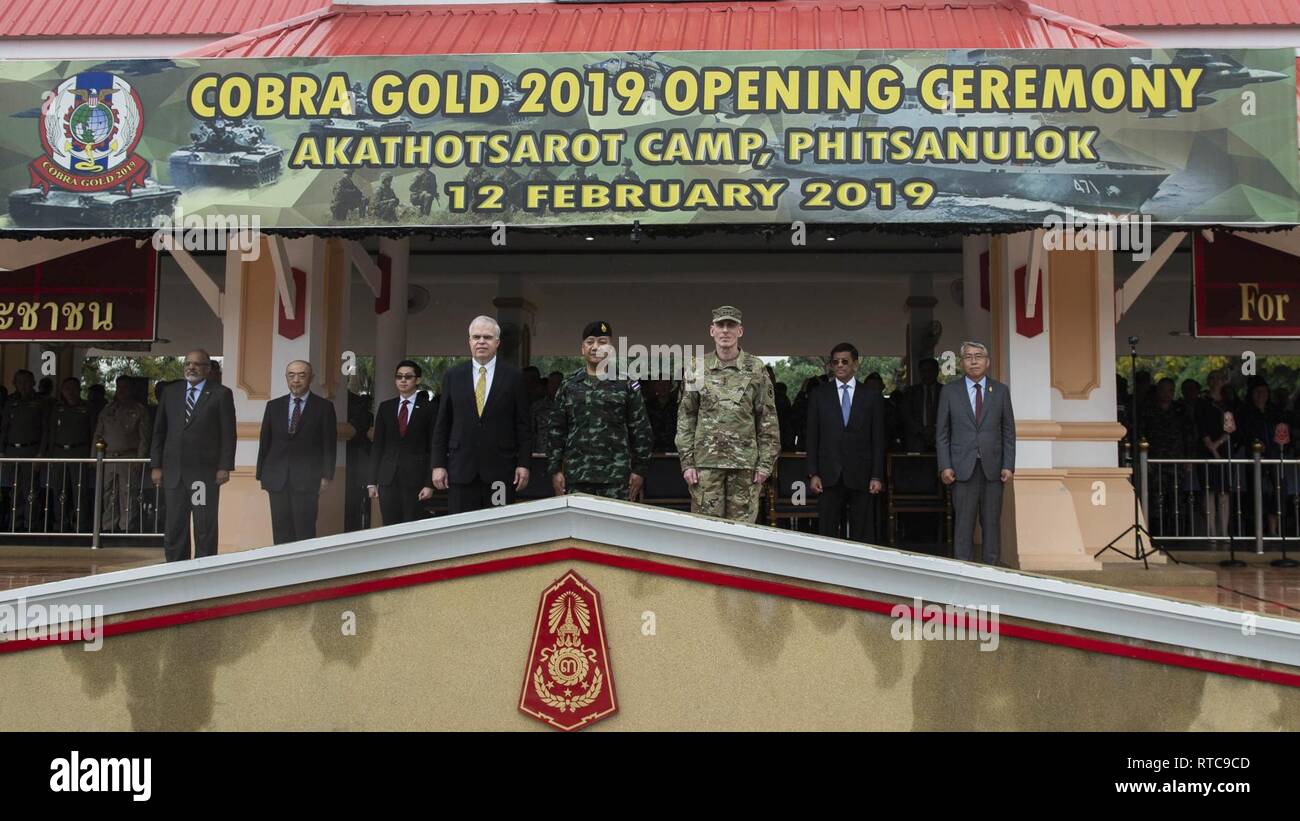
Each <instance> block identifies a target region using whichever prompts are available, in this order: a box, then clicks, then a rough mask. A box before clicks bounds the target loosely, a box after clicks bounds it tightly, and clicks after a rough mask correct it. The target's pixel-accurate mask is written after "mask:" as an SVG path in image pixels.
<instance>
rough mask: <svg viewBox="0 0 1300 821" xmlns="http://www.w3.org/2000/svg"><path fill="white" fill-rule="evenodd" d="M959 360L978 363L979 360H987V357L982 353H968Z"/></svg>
mask: <svg viewBox="0 0 1300 821" xmlns="http://www.w3.org/2000/svg"><path fill="white" fill-rule="evenodd" d="M961 359H962V361H963V362H978V361H979V360H981V359H988V356H986V355H985V354H982V353H968V354H966V355H965V356H963V357H962V358H961Z"/></svg>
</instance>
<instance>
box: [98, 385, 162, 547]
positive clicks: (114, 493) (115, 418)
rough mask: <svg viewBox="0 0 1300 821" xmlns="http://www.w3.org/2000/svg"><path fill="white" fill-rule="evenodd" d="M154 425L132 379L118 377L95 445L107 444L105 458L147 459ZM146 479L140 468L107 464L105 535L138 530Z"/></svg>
mask: <svg viewBox="0 0 1300 821" xmlns="http://www.w3.org/2000/svg"><path fill="white" fill-rule="evenodd" d="M152 438H153V425H152V424H151V423H150V421H149V409H148V408H146V407H145V406H144V405H142V404H141V403H140V402H139V401H138V400H137V399H136V397H135V392H134V391H133V390H132V387H131V378H130V377H128V376H119V377H118V378H117V393H115V394H114V395H113V401H112V402H110V403H109V404H108V405H107V406H106V407H105V408H104V410H103V412H102V413H101V414H100V415H99V424H97V425H96V426H95V439H94V441H96V442H103V443H104V458H106V459H147V458H149V442H150V440H151V439H152ZM143 480H144V468H143V466H141V465H131V464H121V463H116V464H105V465H104V502H103V507H102V508H101V510H102V514H103V522H104V524H103V528H102V529H103V531H104V532H105V533H113V532H119V533H120V532H123V531H127V532H130V531H139V530H140V529H141V528H140V521H139V520H140V500H139V499H138V498H137V496H138V495H139V492H140V488H141V486H142V483H143Z"/></svg>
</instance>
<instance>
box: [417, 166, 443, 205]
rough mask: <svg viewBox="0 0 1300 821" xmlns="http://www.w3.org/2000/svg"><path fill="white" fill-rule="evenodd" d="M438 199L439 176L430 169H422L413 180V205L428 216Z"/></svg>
mask: <svg viewBox="0 0 1300 821" xmlns="http://www.w3.org/2000/svg"><path fill="white" fill-rule="evenodd" d="M438 199H439V194H438V178H437V177H436V176H435V175H434V173H433V172H432V171H430V170H429V169H427V168H425V169H422V170H421V171H420V173H419V174H416V175H415V179H414V180H412V181H411V205H414V206H415V207H416V208H419V209H420V213H421V214H423V215H424V216H426V217H427V216H429V212H430V211H431V210H433V204H434V203H435V202H437V201H438Z"/></svg>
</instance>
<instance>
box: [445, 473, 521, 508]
mask: <svg viewBox="0 0 1300 821" xmlns="http://www.w3.org/2000/svg"><path fill="white" fill-rule="evenodd" d="M498 481H500V482H501V486H504V490H505V495H504V497H502V498H503V499H504V504H507V505H508V504H511V503H512V502H514V500H515V485H514V482H512V481H506V480H498ZM494 484H496V482H495V481H494V482H485V481H483V480H482V479H475V480H474V481H472V482H470V483H469V484H464V485H454V484H453V485H448V486H447V512H448V513H468V512H469V511H471V510H483V509H485V508H489V507H495V505H494V504H493V503H492V494H493V492H494V488H493V487H492V485H494ZM501 486H498V488H496V489H495V490H499V489H501Z"/></svg>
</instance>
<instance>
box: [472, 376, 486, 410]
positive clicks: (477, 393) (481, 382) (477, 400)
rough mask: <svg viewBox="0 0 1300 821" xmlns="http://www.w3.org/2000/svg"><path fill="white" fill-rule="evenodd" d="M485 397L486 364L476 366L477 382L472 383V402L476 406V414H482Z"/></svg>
mask: <svg viewBox="0 0 1300 821" xmlns="http://www.w3.org/2000/svg"><path fill="white" fill-rule="evenodd" d="M486 398H487V366H486V365H479V366H478V383H477V384H475V385H474V404H475V405H477V406H478V415H479V416H482V415H483V401H484V400H485V399H486Z"/></svg>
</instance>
